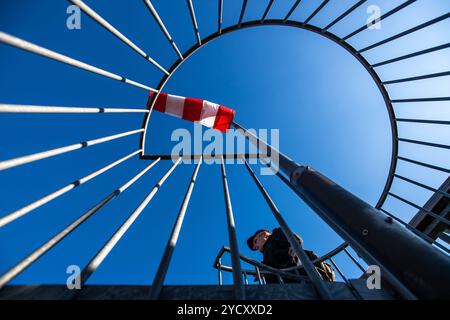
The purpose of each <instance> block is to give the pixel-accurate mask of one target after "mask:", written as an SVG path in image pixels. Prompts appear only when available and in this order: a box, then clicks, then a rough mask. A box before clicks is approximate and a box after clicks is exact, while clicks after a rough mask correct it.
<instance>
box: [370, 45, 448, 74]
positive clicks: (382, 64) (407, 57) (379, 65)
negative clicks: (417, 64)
mask: <svg viewBox="0 0 450 320" xmlns="http://www.w3.org/2000/svg"><path fill="white" fill-rule="evenodd" d="M447 48H450V43H446V44H443V45H440V46H436V47H432V48H428V49H424V50H420V51H416V52H413V53H410V54H405V55H403V56H400V57H396V58H392V59H389V60H385V61H381V62H378V63H375V64H373V65H372V68H376V67H381V66H384V65H386V64H390V63H394V62H398V61H402V60H406V59H410V58H414V57H418V56H421V55H424V54H427V53H431V52H436V51H440V50H444V49H447Z"/></svg>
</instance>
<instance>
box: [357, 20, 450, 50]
mask: <svg viewBox="0 0 450 320" xmlns="http://www.w3.org/2000/svg"><path fill="white" fill-rule="evenodd" d="M448 18H450V13H446V14H444V15H442V16H439V17H437V18H435V19H432V20H430V21H428V22H425V23H422V24H421V25H418V26H417V27H414V28H411V29H408V30H406V31H403V32H400V33H398V34H396V35H395V36H392V37H389V38H387V39H384V40H381V41H379V42H377V43H374V44H372V45H370V46H367V47H365V48H363V49H361V50H359V51H358V53H363V52H366V51H368V50H371V49H374V48H376V47H379V46H381V45H383V44H386V43H389V42H391V41H393V40H397V39H399V38H402V37H404V36H407V35H409V34H411V33H413V32H416V31H419V30H422V29H424V28H426V27H429V26H432V25H433V24H436V23H438V22H441V21H443V20H445V19H448Z"/></svg>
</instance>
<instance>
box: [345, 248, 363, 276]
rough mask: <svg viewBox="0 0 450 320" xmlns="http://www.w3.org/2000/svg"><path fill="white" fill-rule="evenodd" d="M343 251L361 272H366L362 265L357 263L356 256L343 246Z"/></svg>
mask: <svg viewBox="0 0 450 320" xmlns="http://www.w3.org/2000/svg"><path fill="white" fill-rule="evenodd" d="M344 252H345V253H346V254H347V256H348V257H349V258H350V259H351V260H352V261H353V263H354V264H355V265H356V266H357V267H358V268H359V270H361V271H362V273H366V270H365V269H364V268H363V266H362V265H361V264H360V263H359V261H358V260H356V258H355V257H354V256H353V255H352V254H351V253H350V251H348V250H347V248H344Z"/></svg>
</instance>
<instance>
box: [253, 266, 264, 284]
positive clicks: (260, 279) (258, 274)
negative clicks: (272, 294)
mask: <svg viewBox="0 0 450 320" xmlns="http://www.w3.org/2000/svg"><path fill="white" fill-rule="evenodd" d="M255 272H256V277H257V278H258V284H260V285H262V284H263V282H262V278H261V272H259V268H258V267H257V266H255Z"/></svg>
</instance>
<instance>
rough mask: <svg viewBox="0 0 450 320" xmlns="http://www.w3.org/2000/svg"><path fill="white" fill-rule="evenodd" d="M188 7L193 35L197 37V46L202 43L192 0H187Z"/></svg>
mask: <svg viewBox="0 0 450 320" xmlns="http://www.w3.org/2000/svg"><path fill="white" fill-rule="evenodd" d="M187 4H188V7H189V14H190V15H191V20H192V25H193V26H194V31H195V36H196V37H197V43H198V45H199V46H201V45H202V40H201V38H200V32H199V31H198V25H197V18H196V17H195V11H194V5H193V4H192V0H187Z"/></svg>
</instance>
